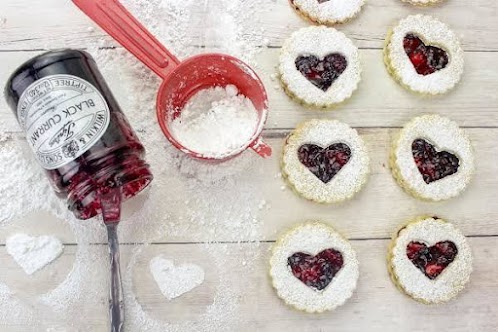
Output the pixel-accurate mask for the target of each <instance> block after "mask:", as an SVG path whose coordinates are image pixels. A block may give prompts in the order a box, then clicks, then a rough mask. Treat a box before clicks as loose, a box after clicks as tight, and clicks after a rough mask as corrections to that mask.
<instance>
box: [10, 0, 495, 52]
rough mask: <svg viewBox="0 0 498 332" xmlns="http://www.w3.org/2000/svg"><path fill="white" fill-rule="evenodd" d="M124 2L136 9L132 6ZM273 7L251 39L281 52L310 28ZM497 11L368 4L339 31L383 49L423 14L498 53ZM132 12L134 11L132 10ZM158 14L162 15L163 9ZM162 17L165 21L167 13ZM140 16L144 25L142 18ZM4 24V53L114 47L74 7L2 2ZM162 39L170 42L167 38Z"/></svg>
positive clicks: (468, 0) (490, 6)
mask: <svg viewBox="0 0 498 332" xmlns="http://www.w3.org/2000/svg"><path fill="white" fill-rule="evenodd" d="M124 2H125V3H128V4H132V3H133V2H132V1H131V0H128V1H124ZM274 3H275V4H274V6H268V7H269V9H271V10H268V11H265V12H264V13H263V14H261V15H255V16H253V17H252V18H250V19H249V20H248V21H246V22H245V24H247V26H248V27H258V29H252V28H251V31H248V34H264V37H265V38H268V39H269V42H270V45H273V46H280V45H282V42H283V40H284V39H285V38H286V37H287V36H288V35H289V33H290V32H291V31H293V30H296V29H298V28H301V27H303V26H307V25H309V23H308V22H306V21H304V20H302V19H301V18H300V17H298V15H297V14H296V13H294V12H293V10H292V9H291V8H290V6H289V4H288V0H274ZM497 6H498V4H497V2H496V1H495V0H451V1H447V2H445V3H444V4H441V5H439V6H436V7H432V8H427V9H418V8H416V7H413V6H410V5H407V4H403V3H401V2H400V1H398V0H376V1H367V3H366V5H365V7H364V8H363V10H362V12H361V13H360V16H359V17H358V18H357V19H355V20H353V21H351V22H350V23H348V24H346V25H343V26H338V28H339V29H341V30H343V31H344V32H345V33H346V34H347V35H349V36H350V37H351V38H353V39H354V40H355V42H356V44H357V45H358V46H359V47H362V48H381V47H382V43H383V40H384V37H385V35H386V32H387V29H388V27H391V26H393V25H394V24H396V22H397V21H398V20H399V19H401V18H403V17H405V16H407V15H409V14H414V13H425V14H429V15H433V16H436V17H438V18H440V19H441V20H442V21H444V22H446V23H448V24H449V25H450V26H451V27H452V28H453V29H454V30H455V31H456V32H457V33H458V34H459V35H461V37H462V44H463V47H464V48H465V49H466V50H472V51H477V50H478V51H483V50H485V51H496V50H498V40H497V39H496V38H495V36H496V34H497V33H498V20H496V17H495V15H494V13H496V10H497V8H498V7H497ZM129 7H130V9H131V10H133V6H129ZM200 11H202V6H196V7H194V13H193V15H194V17H199V12H200ZM157 12H158V13H161V9H157ZM137 13H140V12H139V11H138V12H137ZM156 15H158V16H159V15H161V14H156ZM162 15H163V17H166V13H164V14H162ZM137 16H138V18H139V19H140V15H137ZM463 18H464V19H463ZM0 19H5V21H3V23H2V24H1V25H0V32H1V34H2V40H1V41H0V50H30V49H31V50H32V49H47V48H60V47H78V48H81V47H89V46H91V47H94V46H95V45H96V42H99V43H100V40H101V39H102V38H103V42H102V44H101V45H102V46H115V45H116V43H115V42H114V41H113V40H112V39H111V38H109V37H108V36H106V34H105V33H103V32H102V31H100V30H99V29H96V30H91V29H89V27H92V26H94V25H93V23H92V22H91V21H90V20H89V19H88V18H87V17H86V16H85V15H84V14H82V13H80V12H79V10H78V9H77V8H76V7H75V6H74V5H73V4H72V3H71V2H70V1H61V0H46V1H30V0H17V1H14V0H8V1H5V0H4V1H3V2H2V5H1V7H0ZM157 19H159V17H157ZM33 27H36V29H33ZM259 27H260V29H259ZM204 29H205V27H204V25H203V24H197V25H196V26H193V27H192V28H191V31H189V35H190V36H192V39H193V40H192V43H193V44H196V43H197V44H202V40H203V38H202V36H204ZM158 37H159V38H160V39H161V40H163V41H164V42H167V36H162V35H159V36H158Z"/></svg>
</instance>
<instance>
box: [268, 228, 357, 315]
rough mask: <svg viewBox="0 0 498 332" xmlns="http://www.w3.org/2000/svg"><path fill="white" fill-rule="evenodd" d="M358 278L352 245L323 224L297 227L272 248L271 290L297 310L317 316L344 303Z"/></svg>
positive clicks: (351, 292)
mask: <svg viewBox="0 0 498 332" xmlns="http://www.w3.org/2000/svg"><path fill="white" fill-rule="evenodd" d="M358 276H359V268H358V260H357V258H356V253H355V251H354V250H353V248H352V247H351V244H350V243H349V242H348V241H347V240H346V239H344V238H343V237H342V236H341V235H339V234H338V233H337V232H336V231H335V230H334V229H333V228H332V227H330V226H328V225H326V224H323V223H319V222H308V223H304V224H300V225H297V226H296V227H294V228H293V229H291V230H290V231H288V232H287V233H285V234H284V235H283V236H281V237H280V238H279V239H278V240H277V242H276V243H275V244H274V246H273V248H272V255H271V258H270V277H271V279H272V284H273V287H274V288H275V290H276V291H277V295H278V296H279V297H280V298H281V299H282V300H283V301H284V302H285V303H286V304H287V305H289V306H292V307H294V308H296V309H298V310H302V311H306V312H310V313H318V312H323V311H326V310H333V309H335V308H336V307H338V306H340V305H342V304H344V302H346V300H347V299H349V298H350V297H351V295H352V294H353V291H354V290H355V288H356V284H357V281H358Z"/></svg>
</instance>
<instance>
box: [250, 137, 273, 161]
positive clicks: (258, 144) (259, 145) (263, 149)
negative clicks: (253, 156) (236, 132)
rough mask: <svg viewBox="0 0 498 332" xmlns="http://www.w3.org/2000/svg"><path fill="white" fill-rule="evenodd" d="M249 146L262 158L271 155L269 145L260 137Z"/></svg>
mask: <svg viewBox="0 0 498 332" xmlns="http://www.w3.org/2000/svg"><path fill="white" fill-rule="evenodd" d="M249 147H250V148H251V149H252V150H253V151H254V152H256V153H257V154H259V155H260V156H261V157H263V158H268V157H270V156H271V146H269V145H268V144H266V143H265V142H264V141H263V139H262V138H261V137H258V139H257V140H255V141H254V142H253V143H252V144H251V145H250V146H249Z"/></svg>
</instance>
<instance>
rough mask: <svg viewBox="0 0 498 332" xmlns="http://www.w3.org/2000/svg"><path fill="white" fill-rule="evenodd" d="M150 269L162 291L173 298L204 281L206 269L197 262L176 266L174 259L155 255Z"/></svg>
mask: <svg viewBox="0 0 498 332" xmlns="http://www.w3.org/2000/svg"><path fill="white" fill-rule="evenodd" d="M149 269H150V272H151V274H152V276H153V277H154V280H155V281H156V283H157V285H158V286H159V289H160V290H161V293H163V295H164V296H165V297H166V298H167V299H168V300H172V299H174V298H177V297H179V296H180V295H183V294H185V293H187V292H190V291H191V290H193V289H194V288H196V287H198V286H199V285H201V284H202V283H203V282H204V270H203V269H202V268H201V267H200V266H198V265H195V264H181V265H178V266H175V264H174V263H173V261H171V260H169V259H166V258H164V257H163V256H157V257H154V258H153V259H152V260H151V261H150V263H149Z"/></svg>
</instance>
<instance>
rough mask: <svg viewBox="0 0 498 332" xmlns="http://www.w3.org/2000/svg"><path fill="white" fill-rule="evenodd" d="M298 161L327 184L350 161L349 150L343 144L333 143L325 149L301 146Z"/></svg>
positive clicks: (315, 146) (314, 146) (308, 145)
mask: <svg viewBox="0 0 498 332" xmlns="http://www.w3.org/2000/svg"><path fill="white" fill-rule="evenodd" d="M297 154H298V159H299V161H300V162H301V164H303V165H304V166H306V168H308V169H309V170H310V172H311V173H313V174H314V175H315V176H316V177H317V178H319V179H320V180H321V181H322V182H323V183H325V184H327V183H328V182H330V181H331V180H332V179H333V178H334V176H336V174H337V173H339V171H340V170H341V169H342V168H343V167H344V165H346V164H347V163H348V162H349V160H350V159H351V149H350V148H349V146H347V145H346V144H344V143H335V144H332V145H329V146H328V147H327V148H322V147H321V146H318V145H315V144H303V145H301V146H300V147H299V149H298V151H297Z"/></svg>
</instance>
